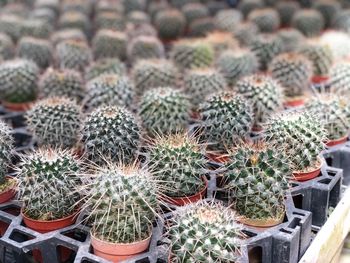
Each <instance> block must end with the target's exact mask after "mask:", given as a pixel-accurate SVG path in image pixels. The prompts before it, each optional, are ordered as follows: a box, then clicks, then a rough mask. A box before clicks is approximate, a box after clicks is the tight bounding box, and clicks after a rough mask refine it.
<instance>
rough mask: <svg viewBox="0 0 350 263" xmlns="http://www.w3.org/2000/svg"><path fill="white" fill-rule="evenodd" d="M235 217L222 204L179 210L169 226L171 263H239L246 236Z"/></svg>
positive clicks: (199, 203) (196, 204) (202, 203)
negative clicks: (243, 240) (244, 236)
mask: <svg viewBox="0 0 350 263" xmlns="http://www.w3.org/2000/svg"><path fill="white" fill-rule="evenodd" d="M236 218H237V217H236V216H235V214H234V212H233V211H232V209H230V208H227V207H224V206H223V205H222V204H219V203H208V202H205V201H202V202H198V203H195V204H190V205H187V206H184V207H181V208H179V209H178V210H176V211H175V213H174V217H173V218H172V219H171V221H170V224H169V225H170V228H169V231H168V235H169V236H168V237H169V239H170V242H171V243H170V245H171V248H170V250H171V252H170V262H239V257H240V254H241V253H240V248H241V246H242V240H240V239H243V234H242V232H241V229H242V227H241V226H240V225H238V224H237V223H236V222H235V220H236ZM179 237H181V238H179Z"/></svg>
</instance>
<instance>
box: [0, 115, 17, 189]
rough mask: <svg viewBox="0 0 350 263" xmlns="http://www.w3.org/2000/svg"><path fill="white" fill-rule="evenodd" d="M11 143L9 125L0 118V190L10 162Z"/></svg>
mask: <svg viewBox="0 0 350 263" xmlns="http://www.w3.org/2000/svg"><path fill="white" fill-rule="evenodd" d="M13 144H14V139H13V137H12V134H11V129H10V127H9V126H8V125H7V124H6V123H5V122H4V121H2V120H0V161H1V166H0V192H2V190H3V189H1V188H2V187H1V185H3V183H5V176H6V173H7V168H8V166H9V164H10V162H11V156H12V150H13V149H14V145H13Z"/></svg>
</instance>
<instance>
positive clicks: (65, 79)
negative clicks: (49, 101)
mask: <svg viewBox="0 0 350 263" xmlns="http://www.w3.org/2000/svg"><path fill="white" fill-rule="evenodd" d="M39 90H40V94H41V95H42V97H44V98H47V97H67V98H71V99H75V100H77V101H78V102H80V101H81V100H82V98H83V96H84V94H85V86H84V84H83V79H82V77H81V75H80V73H79V72H77V71H74V70H70V69H62V70H60V69H53V68H48V69H47V70H46V71H45V73H44V74H43V75H42V76H41V77H40V81H39Z"/></svg>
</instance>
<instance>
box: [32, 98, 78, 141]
mask: <svg viewBox="0 0 350 263" xmlns="http://www.w3.org/2000/svg"><path fill="white" fill-rule="evenodd" d="M26 118H27V124H28V128H29V129H30V130H31V131H32V132H33V134H34V135H35V137H36V138H37V139H38V141H39V144H41V145H46V146H51V147H73V146H74V145H75V144H76V143H77V140H78V132H79V128H80V119H81V112H80V107H79V106H78V105H77V104H76V103H75V102H74V101H73V100H71V99H68V98H64V97H52V98H48V99H44V100H41V101H39V102H37V103H36V104H35V105H34V106H33V108H32V109H31V110H30V111H28V112H27V115H26Z"/></svg>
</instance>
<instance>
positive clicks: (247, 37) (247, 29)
mask: <svg viewBox="0 0 350 263" xmlns="http://www.w3.org/2000/svg"><path fill="white" fill-rule="evenodd" d="M258 32H259V28H258V27H257V26H256V24H254V23H252V22H244V23H239V24H238V25H236V26H235V29H234V30H233V31H232V33H233V35H234V37H235V38H236V39H237V40H238V41H239V43H240V45H241V46H242V47H243V46H250V45H251V44H252V42H253V40H254V39H255V38H256V36H257V35H258Z"/></svg>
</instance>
